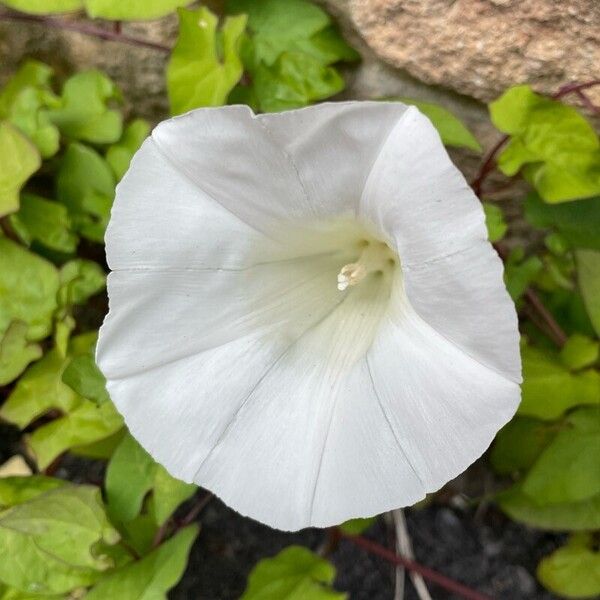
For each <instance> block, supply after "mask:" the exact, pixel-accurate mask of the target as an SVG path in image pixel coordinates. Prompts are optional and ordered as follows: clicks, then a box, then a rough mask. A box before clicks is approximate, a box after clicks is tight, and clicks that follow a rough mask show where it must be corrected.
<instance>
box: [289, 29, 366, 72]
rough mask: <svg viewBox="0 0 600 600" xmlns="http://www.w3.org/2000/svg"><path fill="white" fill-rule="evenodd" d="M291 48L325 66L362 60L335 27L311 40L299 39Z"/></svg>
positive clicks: (317, 34) (315, 35)
mask: <svg viewBox="0 0 600 600" xmlns="http://www.w3.org/2000/svg"><path fill="white" fill-rule="evenodd" d="M291 47H292V48H293V49H295V50H299V51H301V52H304V53H306V54H310V55H311V56H313V57H314V58H316V59H318V60H319V61H320V62H321V63H323V64H325V65H332V64H335V63H337V62H340V61H343V62H355V61H357V60H360V54H359V53H358V52H357V51H356V50H355V49H354V48H352V46H349V45H348V44H347V43H346V41H345V40H344V38H343V37H342V36H341V35H340V34H339V32H338V30H337V29H336V27H335V26H333V25H329V26H328V27H325V29H322V30H321V31H318V32H317V33H315V34H314V35H312V36H311V37H310V38H300V39H297V40H296V41H295V42H294V43H293V44H292V45H291Z"/></svg>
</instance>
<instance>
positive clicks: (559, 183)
mask: <svg viewBox="0 0 600 600" xmlns="http://www.w3.org/2000/svg"><path fill="white" fill-rule="evenodd" d="M490 114H491V117H492V121H493V122H494V124H495V125H496V127H498V129H500V130H501V131H503V132H504V133H507V134H510V136H511V138H510V141H509V143H508V144H507V145H506V146H505V148H504V150H503V151H502V152H501V154H500V155H499V156H498V167H499V168H500V170H501V171H502V172H503V173H505V174H506V175H509V176H512V175H515V174H516V173H517V172H518V171H519V170H520V169H523V175H524V176H525V178H526V179H527V180H528V181H529V182H530V183H532V184H533V185H534V187H535V188H536V190H537V191H538V192H539V194H540V196H541V197H542V198H543V199H544V200H545V201H546V202H551V203H556V202H565V201H567V200H574V199H578V198H587V197H590V196H595V195H598V194H600V142H599V141H598V136H597V135H596V133H595V131H594V129H593V128H592V127H591V125H590V124H589V123H588V122H587V121H586V120H585V119H584V118H583V117H582V116H581V115H580V114H579V113H578V112H577V111H576V110H575V109H574V108H572V107H570V106H566V105H565V104H562V103H561V102H558V101H555V100H552V99H550V98H546V97H544V96H540V95H539V94H536V93H534V92H533V91H532V90H531V88H530V87H529V86H527V85H519V86H516V87H513V88H511V89H509V90H508V91H507V92H505V93H504V94H503V95H502V96H501V97H500V98H499V99H498V100H496V101H495V102H492V103H491V104H490Z"/></svg>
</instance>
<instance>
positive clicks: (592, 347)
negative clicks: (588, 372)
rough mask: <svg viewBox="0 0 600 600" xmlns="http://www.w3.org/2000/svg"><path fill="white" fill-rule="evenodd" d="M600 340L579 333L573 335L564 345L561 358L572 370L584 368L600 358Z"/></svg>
mask: <svg viewBox="0 0 600 600" xmlns="http://www.w3.org/2000/svg"><path fill="white" fill-rule="evenodd" d="M599 351H600V342H597V341H595V340H592V339H590V338H589V337H587V336H585V335H580V334H578V333H576V334H574V335H572V336H571V337H570V338H569V339H568V340H567V341H566V343H565V345H564V346H563V348H562V350H561V352H560V358H561V360H562V361H563V363H564V364H565V366H566V367H567V368H569V369H572V370H574V371H575V370H577V369H583V368H584V367H589V366H591V365H593V364H594V363H595V362H596V361H597V360H598V352H599Z"/></svg>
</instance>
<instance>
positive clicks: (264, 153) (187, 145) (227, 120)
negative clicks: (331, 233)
mask: <svg viewBox="0 0 600 600" xmlns="http://www.w3.org/2000/svg"><path fill="white" fill-rule="evenodd" d="M152 138H153V139H154V141H155V142H156V144H157V146H158V148H159V149H160V151H161V152H162V153H163V155H164V156H165V158H166V159H167V160H168V161H169V162H171V163H172V164H173V165H174V167H175V168H176V169H177V170H178V171H180V172H182V173H184V174H185V175H186V177H187V178H188V179H189V180H190V181H191V182H192V183H193V184H194V185H195V186H196V187H198V188H199V189H201V190H203V191H204V192H205V193H206V194H207V195H208V196H209V197H211V198H212V199H213V200H215V201H216V202H218V203H219V204H221V206H223V207H224V208H225V209H227V210H228V211H230V212H232V213H233V214H234V215H236V216H237V217H239V218H240V219H241V220H242V221H244V222H245V223H248V224H249V225H251V226H252V227H254V228H255V229H257V230H259V231H263V232H267V233H271V232H272V226H273V224H274V222H277V221H281V220H297V219H304V220H306V219H310V218H314V217H316V216H317V215H316V214H315V213H314V211H313V207H312V203H311V202H310V200H309V199H308V198H307V196H306V192H305V190H304V189H303V187H302V184H301V182H300V179H299V178H298V174H297V173H296V171H295V170H294V168H293V165H292V164H291V162H290V161H289V160H288V158H287V157H286V156H285V155H284V153H283V152H282V149H281V148H280V147H278V146H277V144H276V143H275V142H274V141H273V139H272V137H271V135H270V134H269V132H268V131H267V129H265V127H264V126H263V125H262V122H261V121H260V120H259V119H257V118H256V116H255V115H254V113H253V112H252V111H251V110H250V109H249V108H248V107H247V106H223V107H219V108H202V109H198V110H194V111H192V112H189V113H187V114H185V115H182V116H179V117H175V118H173V119H169V120H168V121H164V122H162V123H160V124H159V125H158V126H157V127H156V129H155V130H154V131H153V132H152ZM275 233H276V232H275Z"/></svg>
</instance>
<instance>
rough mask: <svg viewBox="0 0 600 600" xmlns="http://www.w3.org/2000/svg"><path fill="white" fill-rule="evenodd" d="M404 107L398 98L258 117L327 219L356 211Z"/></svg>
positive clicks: (317, 209)
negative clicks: (366, 183) (371, 172)
mask: <svg viewBox="0 0 600 600" xmlns="http://www.w3.org/2000/svg"><path fill="white" fill-rule="evenodd" d="M406 110H407V106H406V105H404V104H401V103H400V102H330V103H323V104H318V105H316V106H311V107H308V108H303V109H300V110H290V111H285V112H280V113H266V114H261V115H258V116H257V119H259V120H260V121H261V122H262V123H263V124H264V126H265V127H266V128H267V129H268V130H269V132H270V133H271V136H272V138H273V139H274V140H275V141H276V143H277V144H278V146H279V147H280V148H282V149H283V151H284V152H285V154H286V155H287V156H289V158H290V160H291V161H292V163H293V165H294V167H295V168H296V170H297V171H298V174H299V176H300V179H301V180H302V183H303V184H304V188H305V189H306V191H307V194H308V197H309V198H310V200H311V201H312V202H313V205H314V211H315V212H316V213H317V214H318V215H319V216H321V217H323V216H328V215H335V214H343V213H348V212H350V213H354V214H355V213H356V212H357V210H358V205H359V202H360V196H361V192H362V189H363V187H364V185H365V182H366V180H367V177H368V175H369V172H370V170H371V167H372V165H373V163H374V161H375V159H376V158H377V156H378V154H379V152H380V150H381V148H382V147H383V145H384V143H385V141H386V139H387V137H388V135H389V133H390V131H391V130H392V129H393V128H394V126H395V125H396V123H397V122H398V120H399V119H400V118H401V116H402V115H403V114H404V112H405V111H406Z"/></svg>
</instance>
